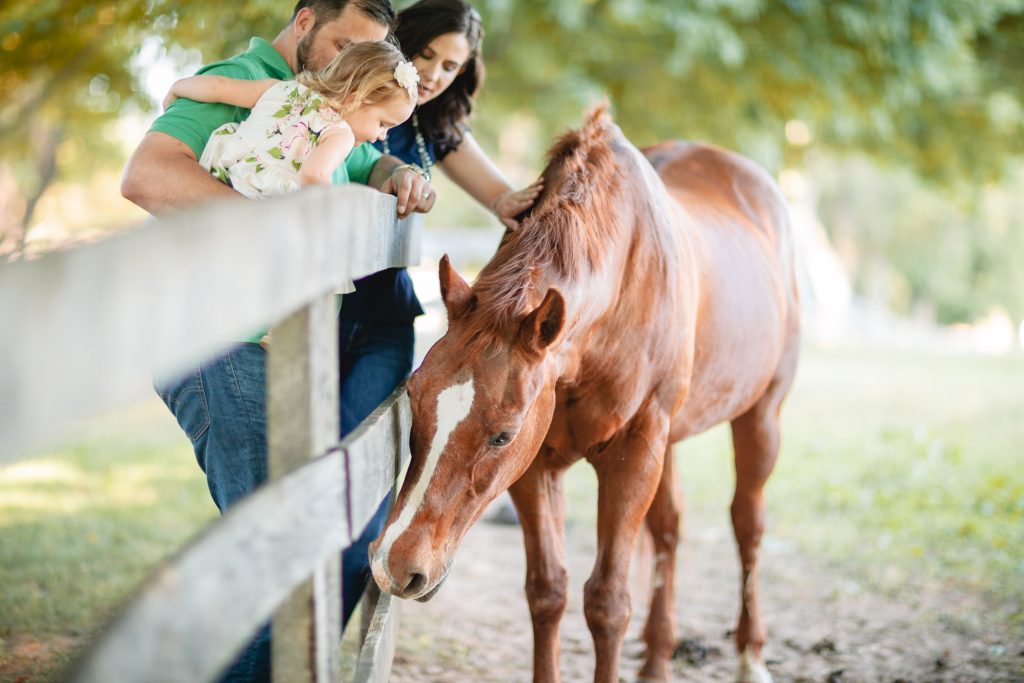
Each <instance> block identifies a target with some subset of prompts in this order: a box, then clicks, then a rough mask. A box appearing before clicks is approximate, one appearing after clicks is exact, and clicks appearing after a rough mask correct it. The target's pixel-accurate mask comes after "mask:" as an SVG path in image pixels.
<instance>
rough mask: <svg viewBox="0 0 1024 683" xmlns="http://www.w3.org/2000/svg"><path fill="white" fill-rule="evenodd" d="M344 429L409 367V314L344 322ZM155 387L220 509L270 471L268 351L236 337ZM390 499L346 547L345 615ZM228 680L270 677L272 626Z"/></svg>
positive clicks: (358, 591) (354, 598)
mask: <svg viewBox="0 0 1024 683" xmlns="http://www.w3.org/2000/svg"><path fill="white" fill-rule="evenodd" d="M338 335H339V339H338V342H339V360H340V363H339V366H340V383H341V387H340V388H341V402H340V403H341V415H340V418H341V420H340V423H341V436H344V435H345V434H348V433H349V432H350V431H352V430H353V429H355V427H356V426H357V425H358V424H359V423H360V422H362V421H363V419H365V418H366V416H367V415H369V414H370V413H371V412H373V409H374V408H376V407H377V406H378V405H380V403H381V402H382V401H383V400H384V399H385V398H387V397H388V395H389V394H390V393H391V392H392V391H393V390H394V388H395V387H396V386H397V385H398V384H399V383H400V382H402V381H403V380H404V379H405V378H406V377H407V376H408V374H409V371H410V370H411V369H412V354H413V345H414V341H415V337H414V333H413V327H412V321H409V322H408V323H398V324H372V323H358V322H356V323H340V324H339V326H338ZM155 388H156V391H157V393H158V394H159V395H160V398H161V399H163V401H164V403H165V404H166V405H167V407H168V408H169V409H170V411H171V412H172V413H173V414H174V416H175V418H176V419H177V420H178V424H179V425H180V426H181V428H182V430H183V431H184V432H185V433H186V434H187V435H188V437H189V439H190V440H191V442H192V447H193V448H194V449H195V454H196V460H197V461H198V462H199V466H200V467H201V468H202V470H203V472H205V473H206V480H207V485H208V486H209V488H210V495H211V496H212V497H213V501H214V503H216V505H217V507H218V508H219V509H220V511H221V513H223V512H225V511H226V510H227V509H228V508H230V507H231V506H232V505H233V504H234V503H235V502H236V501H238V500H239V499H241V498H242V497H243V496H245V495H247V494H248V493H250V492H251V491H252V490H253V489H255V488H256V487H257V486H259V485H260V484H262V483H263V482H264V481H266V478H267V419H266V413H267V410H266V352H264V350H263V349H262V348H260V346H259V345H257V344H239V345H237V346H234V347H232V348H230V349H229V350H228V351H227V352H226V353H225V354H224V355H222V356H221V357H220V358H217V359H216V360H214V361H211V362H210V363H208V364H206V365H204V366H202V367H200V368H196V369H195V370H193V371H191V372H189V373H187V374H185V375H184V376H183V377H180V378H178V379H176V380H174V381H171V382H166V383H162V382H161V383H157V384H156V385H155ZM386 502H387V501H386V500H385V501H383V502H382V504H381V507H380V508H379V509H378V511H377V513H376V515H375V516H374V519H373V520H372V521H371V522H370V524H369V526H368V527H367V529H366V531H365V532H364V533H363V534H362V536H360V538H359V539H357V540H356V542H355V543H354V544H353V545H352V546H351V547H350V548H348V549H346V550H345V552H344V553H342V567H343V569H342V606H343V612H344V622H343V623H347V622H348V619H349V617H350V616H351V614H352V609H353V608H354V607H355V605H356V603H357V602H358V601H359V597H360V595H362V592H363V589H364V588H365V587H366V582H367V580H368V578H369V566H368V558H367V546H368V545H369V543H370V542H371V541H372V540H373V539H374V538H376V537H377V535H378V534H379V533H380V530H381V528H382V527H383V524H384V520H385V517H386V514H385V513H386V509H387V505H386ZM222 680H223V681H231V682H232V683H241V682H242V681H246V682H249V681H269V680H270V626H269V624H267V625H266V626H264V627H263V628H261V629H260V631H259V632H258V633H257V635H256V637H255V638H254V639H253V641H252V642H250V644H249V645H248V646H247V647H246V649H245V650H244V651H243V652H242V654H241V655H240V656H239V658H238V660H237V661H236V662H235V663H234V664H233V665H232V667H231V668H230V669H229V670H228V672H227V673H226V674H225V676H224V678H223V679H222Z"/></svg>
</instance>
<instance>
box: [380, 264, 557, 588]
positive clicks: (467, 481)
mask: <svg viewBox="0 0 1024 683" xmlns="http://www.w3.org/2000/svg"><path fill="white" fill-rule="evenodd" d="M440 279H441V296H442V299H443V300H444V304H445V307H446V308H447V310H448V332H447V333H446V334H445V335H444V337H442V338H441V339H440V340H439V341H438V342H437V343H436V344H435V345H434V346H433V348H431V350H430V352H429V353H428V354H427V356H426V358H425V359H424V360H423V363H422V365H421V366H420V367H419V369H417V370H416V372H415V373H414V374H413V375H412V377H410V378H409V382H408V389H409V397H410V399H411V405H412V418H413V419H412V435H411V439H410V446H411V449H412V459H411V462H410V466H409V472H408V474H407V476H406V478H405V482H404V483H403V485H402V489H401V491H400V493H399V495H398V502H397V505H396V506H395V509H394V510H393V511H392V513H391V516H390V518H389V519H388V524H387V526H386V527H385V529H384V532H383V534H382V535H381V536H380V537H379V538H378V539H377V540H376V541H374V543H373V544H372V545H371V546H370V553H371V556H372V562H371V568H372V570H373V576H374V578H375V579H376V581H377V583H378V585H379V586H380V587H381V588H382V589H383V590H386V591H388V592H389V593H393V594H394V595H397V596H400V597H405V598H420V599H427V598H429V597H430V596H432V595H433V593H434V591H435V590H436V588H437V587H438V586H439V585H440V583H441V581H442V580H443V579H444V577H445V576H446V574H447V572H448V569H449V568H450V566H451V564H452V557H453V554H454V552H455V549H456V548H457V547H458V544H459V543H460V542H461V540H462V538H463V536H464V535H465V534H466V532H467V531H468V530H469V528H470V527H471V526H472V524H473V523H474V522H475V521H476V520H477V519H478V518H479V517H480V515H481V514H482V513H483V511H484V510H485V508H486V507H487V504H488V503H490V502H491V501H492V500H494V498H495V497H497V496H498V494H500V493H501V492H502V491H504V490H505V489H507V488H508V487H509V486H510V485H511V484H512V483H513V482H515V480H516V479H518V478H519V476H520V475H522V473H523V472H525V471H526V469H527V467H529V465H530V463H531V461H532V460H533V458H534V456H535V455H536V454H537V451H538V449H539V448H540V445H541V442H542V441H543V439H544V436H545V434H546V433H547V430H548V426H549V424H550V422H551V416H552V414H553V412H554V403H555V391H554V388H555V382H556V381H557V378H558V372H557V370H556V368H555V367H554V366H555V361H554V354H552V352H551V351H552V347H553V345H555V344H556V342H557V341H558V340H559V337H560V335H561V333H562V330H563V327H564V323H565V302H564V300H563V298H562V295H561V294H560V293H559V292H558V291H557V290H555V289H553V288H551V289H548V290H547V292H546V295H545V296H544V298H543V300H541V301H540V302H536V305H534V306H533V307H532V310H530V311H529V312H528V313H526V314H524V315H521V316H517V317H516V318H514V319H511V320H508V321H507V322H506V323H505V324H503V325H500V326H498V327H488V328H485V329H481V327H480V326H478V325H474V323H473V318H474V317H475V316H474V315H473V313H474V308H475V304H476V301H475V297H474V294H473V292H472V290H471V289H470V287H469V285H468V284H467V283H466V281H465V280H463V279H462V278H461V277H460V276H459V275H458V274H457V273H456V272H455V271H454V269H453V268H452V267H451V265H450V263H449V261H448V257H447V256H446V257H444V258H443V259H442V260H441V266H440Z"/></svg>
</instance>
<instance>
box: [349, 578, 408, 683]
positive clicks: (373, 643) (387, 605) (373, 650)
mask: <svg viewBox="0 0 1024 683" xmlns="http://www.w3.org/2000/svg"><path fill="white" fill-rule="evenodd" d="M363 609H366V610H369V611H370V613H371V614H372V616H371V617H370V620H369V626H368V628H367V629H366V636H365V637H364V638H363V646H362V648H360V650H359V662H358V663H357V664H356V675H355V679H354V680H355V683H387V681H388V679H389V678H390V677H391V662H392V660H393V659H394V657H395V633H396V631H397V624H398V618H397V614H396V611H397V608H396V605H395V603H394V602H392V597H391V595H390V594H388V593H381V592H380V589H379V588H378V587H377V585H376V584H373V583H371V585H370V586H368V587H367V589H366V598H365V603H364V605H363Z"/></svg>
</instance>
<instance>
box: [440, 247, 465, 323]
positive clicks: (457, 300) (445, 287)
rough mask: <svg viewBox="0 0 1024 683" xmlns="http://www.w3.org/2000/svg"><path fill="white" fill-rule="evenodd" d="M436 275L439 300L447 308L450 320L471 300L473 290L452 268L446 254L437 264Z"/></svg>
mask: <svg viewBox="0 0 1024 683" xmlns="http://www.w3.org/2000/svg"><path fill="white" fill-rule="evenodd" d="M438 277H439V279H440V280H441V300H442V301H444V307H445V308H447V309H448V320H449V321H452V320H455V319H456V318H458V317H459V316H460V315H462V314H463V313H464V312H465V311H466V309H467V308H469V304H470V302H472V300H473V292H472V290H470V288H469V285H468V284H467V283H466V281H465V280H463V279H462V276H461V275H459V274H458V273H456V272H455V269H454V268H452V262H451V261H449V260H448V254H445V255H444V256H442V257H441V265H440V266H438Z"/></svg>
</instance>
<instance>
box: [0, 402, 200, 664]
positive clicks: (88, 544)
mask: <svg viewBox="0 0 1024 683" xmlns="http://www.w3.org/2000/svg"><path fill="white" fill-rule="evenodd" d="M154 404H155V402H154ZM154 404H147V405H146V406H143V407H141V408H139V409H134V410H131V411H127V412H125V413H122V414H120V415H117V416H112V417H110V418H108V419H106V420H100V421H98V422H96V423H94V424H92V425H91V426H90V427H89V428H88V429H87V432H88V434H87V437H86V440H83V441H81V442H80V443H76V444H73V445H68V446H65V447H62V448H58V449H55V450H52V451H51V452H48V453H46V454H43V455H39V456H37V457H33V458H31V459H27V460H23V461H21V462H18V463H15V464H13V465H10V466H7V467H4V468H0V585H2V586H4V590H3V593H2V597H0V680H12V681H14V680H19V679H20V680H54V679H56V678H57V677H58V675H59V670H60V668H61V667H62V666H63V665H64V664H65V663H66V661H67V660H68V659H69V658H70V657H71V656H72V654H73V653H74V652H75V651H76V650H77V649H78V648H79V647H80V646H81V644H82V643H83V642H84V641H86V640H88V636H89V635H90V634H91V633H92V632H94V631H95V630H96V629H98V628H99V627H101V626H102V625H103V623H104V622H105V621H106V619H108V618H109V616H110V614H111V612H112V611H113V610H114V609H115V608H116V607H117V605H118V604H119V603H120V602H121V601H122V600H123V599H124V597H125V595H126V594H127V593H128V592H129V591H131V590H132V588H133V587H134V586H135V585H137V584H138V583H139V582H140V581H141V580H142V579H143V578H144V577H145V576H146V574H147V573H149V572H150V571H151V570H152V569H153V567H154V566H156V565H157V564H158V563H159V562H160V561H161V560H162V559H164V558H165V557H167V556H168V555H169V554H171V553H173V552H174V551H175V550H176V549H177V548H179V547H180V546H181V545H183V544H184V542H185V541H186V540H187V539H188V538H189V537H190V536H192V535H193V534H194V533H195V531H196V530H198V529H199V528H200V527H202V526H203V525H204V524H205V523H206V522H207V521H208V520H210V519H212V518H213V517H214V516H216V508H215V507H214V505H213V503H212V502H211V501H210V498H209V494H208V493H207V492H206V485H205V482H204V480H203V479H202V476H201V474H202V473H201V472H200V471H199V468H198V467H197V466H196V464H195V459H194V457H193V456H192V453H191V449H190V448H189V445H188V442H187V441H186V440H184V439H183V438H178V430H177V426H176V425H175V424H174V422H173V420H172V419H171V417H170V415H169V414H167V415H166V416H165V415H164V413H166V409H165V408H163V406H162V405H159V404H155V405H154Z"/></svg>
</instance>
